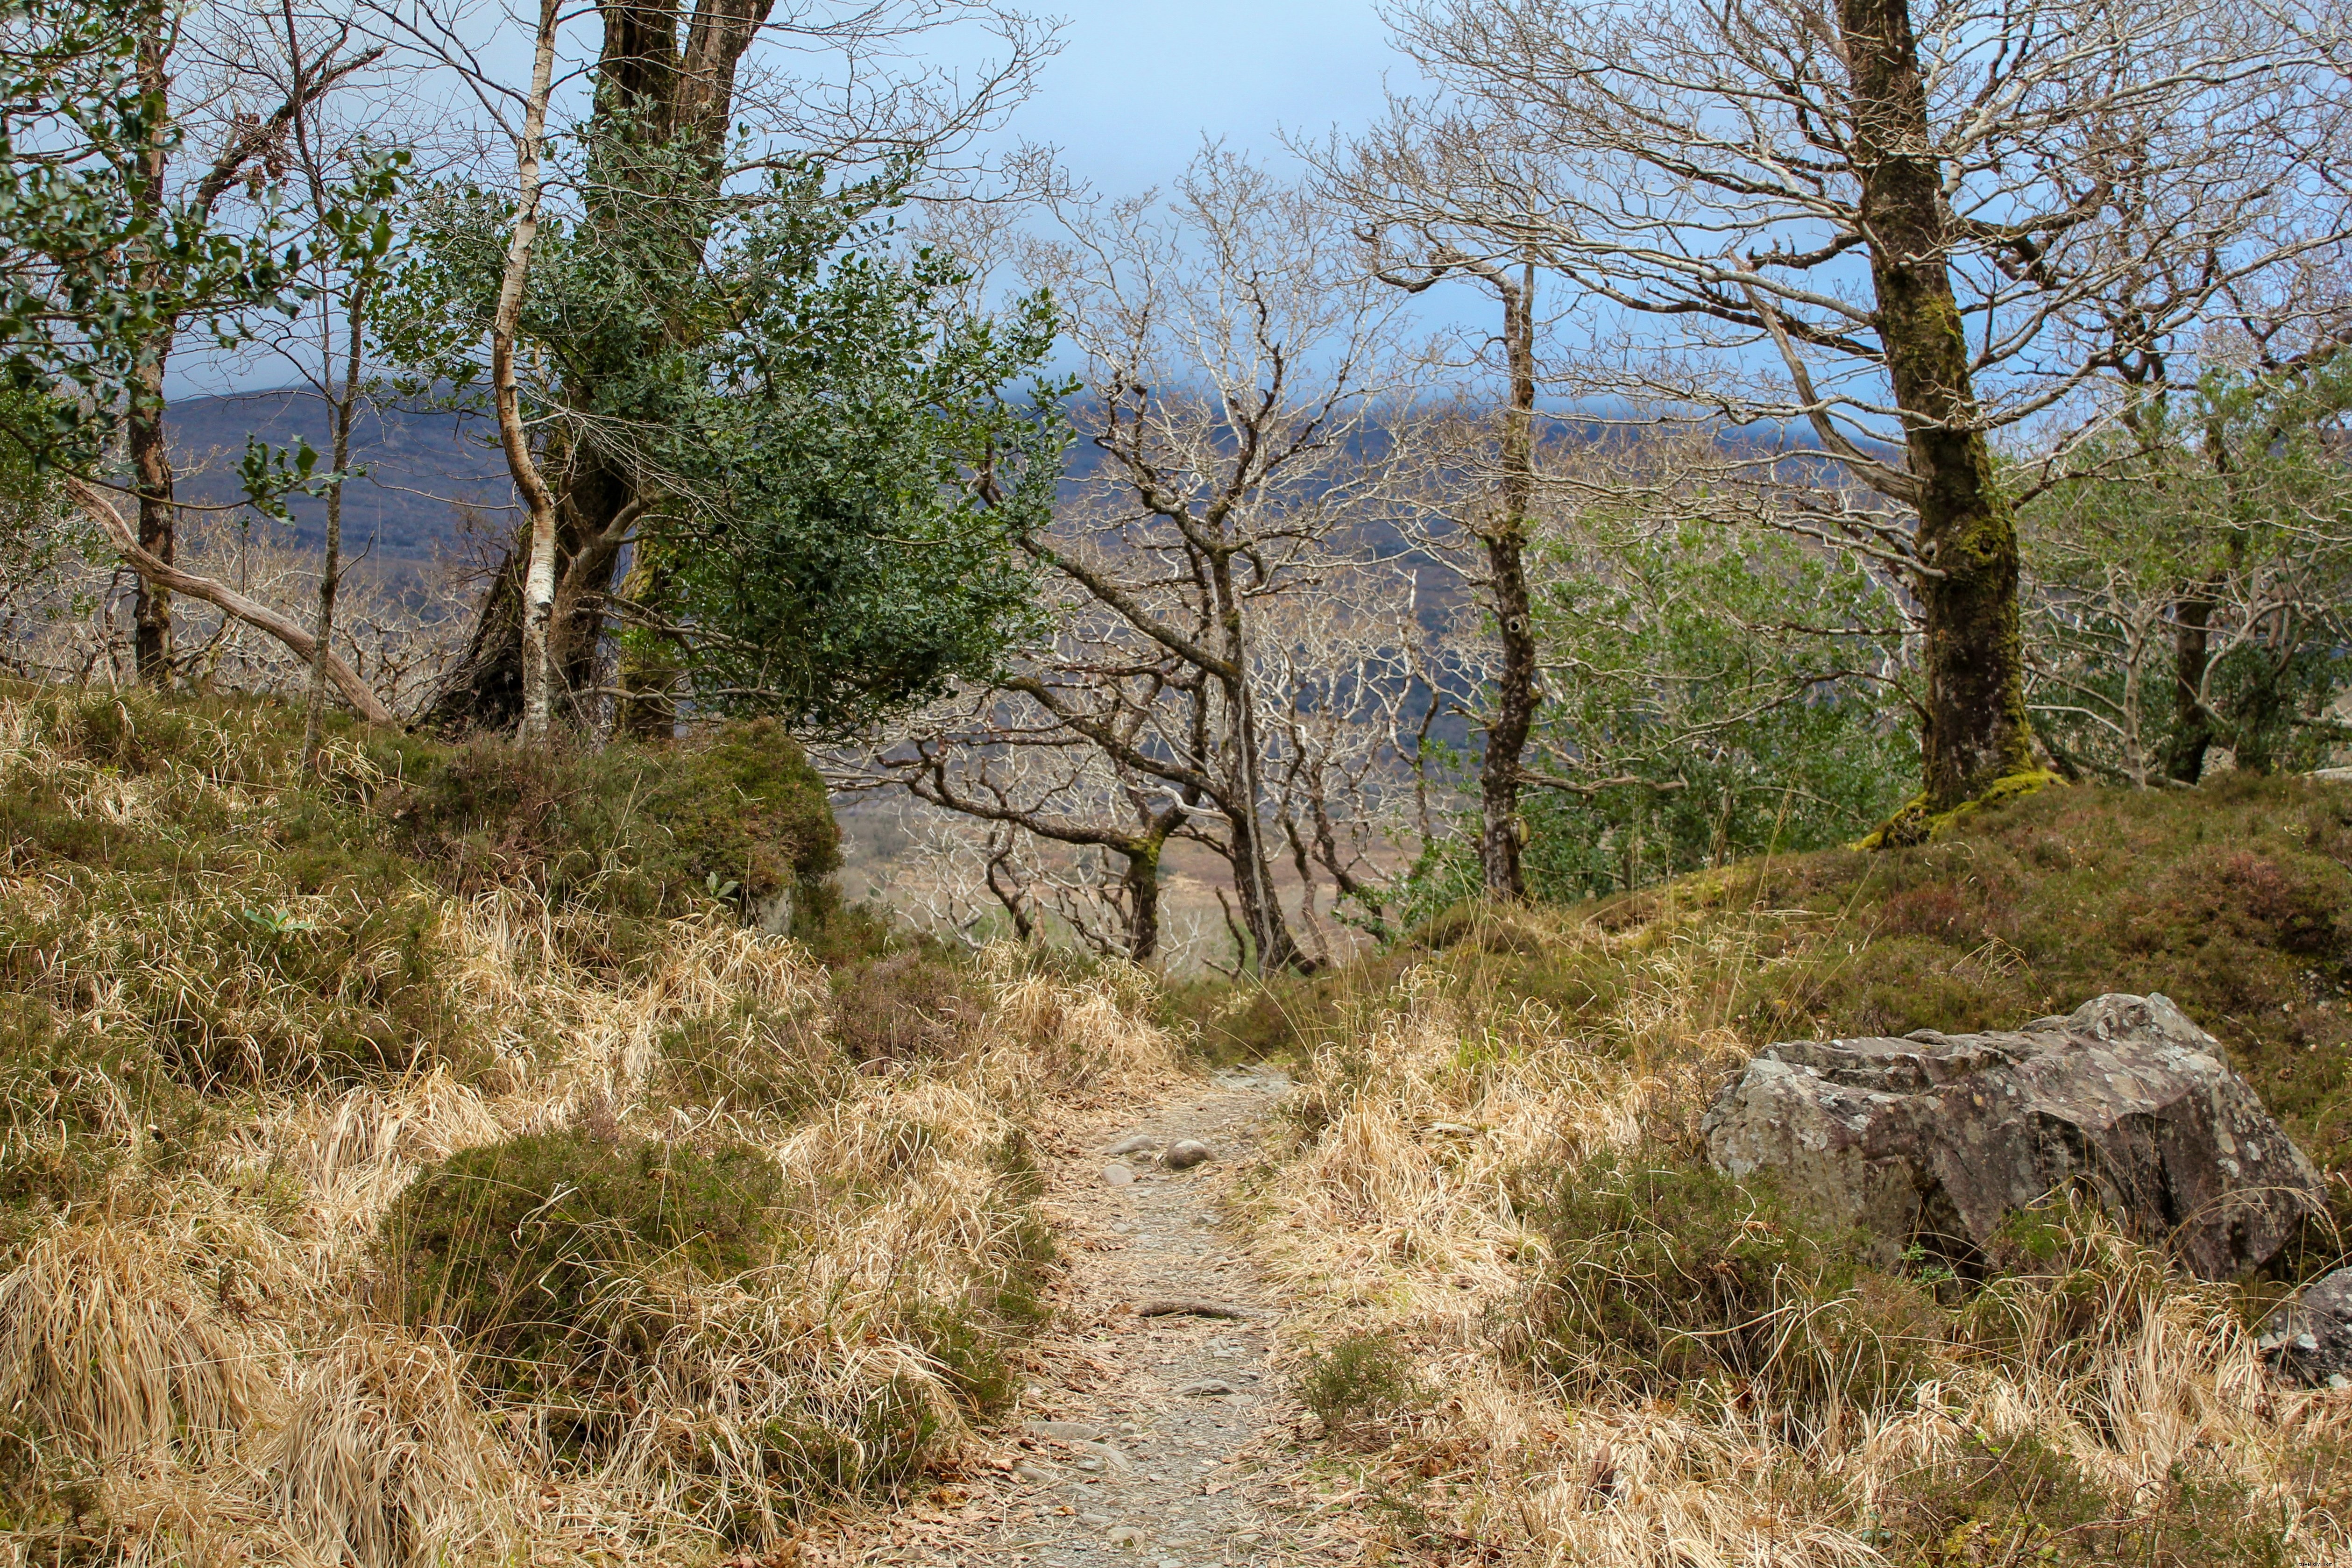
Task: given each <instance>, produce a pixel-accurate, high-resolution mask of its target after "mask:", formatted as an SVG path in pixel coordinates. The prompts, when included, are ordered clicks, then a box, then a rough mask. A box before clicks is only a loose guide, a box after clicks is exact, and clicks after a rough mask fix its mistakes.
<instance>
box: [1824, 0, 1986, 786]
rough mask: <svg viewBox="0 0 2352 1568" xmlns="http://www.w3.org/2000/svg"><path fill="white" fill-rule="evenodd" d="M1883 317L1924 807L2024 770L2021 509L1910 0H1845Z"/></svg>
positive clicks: (1843, 24)
mask: <svg viewBox="0 0 2352 1568" xmlns="http://www.w3.org/2000/svg"><path fill="white" fill-rule="evenodd" d="M1838 16H1839V26H1840V30H1841V32H1842V34H1843V43H1844V45H1845V54H1846V61H1847V69H1848V72H1849V79H1850V92H1851V97H1850V100H1849V106H1850V109H1851V113H1852V128H1851V134H1852V137H1853V167H1854V170H1855V173H1856V174H1858V175H1859V176H1860V178H1861V182H1862V204H1861V211H1862V223H1863V229H1864V239H1865V241H1866V243H1867V245H1868V247H1869V251H1870V273H1871V281H1872V283H1873V285H1874V288H1875V290H1876V302H1877V312H1876V324H1877V328H1878V335H1879V341H1880V344H1881V346H1882V349H1883V351H1884V353H1885V366H1886V374H1887V377H1888V380H1889V381H1890V383H1891V384H1892V385H1893V389H1894V394H1895V405H1896V406H1897V407H1898V408H1899V409H1900V410H1901V411H1902V414H1903V420H1904V424H1905V426H1906V439H1907V444H1908V447H1909V450H1910V468H1911V474H1912V478H1913V479H1914V480H1915V482H1916V485H1917V489H1918V495H1917V506H1918V516H1919V526H1918V540H1917V549H1918V555H1919V560H1920V563H1921V564H1922V566H1923V567H1924V571H1922V573H1921V574H1919V576H1918V578H1917V583H1918V592H1919V599H1920V604H1921V607H1922V610H1923V612H1924V615H1923V619H1924V621H1925V630H1926V640H1927V650H1926V666H1927V668H1926V672H1925V673H1926V677H1927V692H1926V720H1927V722H1926V734H1925V735H1924V737H1923V742H1924V751H1925V757H1924V763H1925V769H1924V771H1925V775H1926V777H1925V793H1926V801H1925V805H1927V809H1928V810H1930V811H1941V810H1948V809H1949V808H1951V807H1952V806H1955V805H1959V804H1961V803H1962V802H1964V801H1967V800H1969V799H1971V798H1973V797H1975V796H1977V795H1980V794H1982V793H1983V792H1984V791H1985V789H1986V788H1987V787H1988V786H1990V784H1993V783H1994V782H1996V781H1997V780H1999V779H2000V778H2002V777H2005V776H2007V775H2009V774H2012V773H2026V772H2029V771H2031V769H2032V766H2033V743H2032V729H2031V726H2030V724H2029V722H2028V721H2027V718H2026V712H2025V658H2024V646H2023V639H2022V635H2021V627H2020V626H2019V618H2018V605H2017V586H2018V543H2017V520H2016V517H2015V515H2014V514H2013V512H2012V511H2011V508H2010V504H2009V501H2008V499H2007V498H2006V497H2005V496H2004V495H2003V494H2002V493H2001V489H2000V482H1999V479H1998V478H1997V476H1996V475H1995V474H1994V472H1993V461H1992V447H1991V443H1990V441H1988V440H1987V439H1986V437H1985V433H1984V429H1983V427H1982V424H1981V422H1980V420H1979V411H1978V407H1977V402H1976V395H1975V389H1974V386H1973V384H1972V383H1971V379H1970V374H1969V342H1968V336H1967V333H1966V331H1965V329H1964V327H1963V324H1962V321H1961V318H1960V310H1959V305H1958V300H1956V299H1955V297H1954V295H1953V291H1952V281H1951V274H1950V271H1949V268H1948V264H1947V261H1946V257H1947V255H1948V249H1949V243H1950V236H1949V234H1948V215H1947V213H1946V209H1945V205H1944V202H1943V199H1942V169H1941V167H1940V165H1939V163H1938V161H1937V159H1936V158H1935V157H1934V156H1933V155H1932V154H1931V153H1930V151H1929V148H1930V145H1931V142H1930V133H1929V127H1928V120H1927V85H1926V82H1925V79H1924V78H1923V75H1922V72H1921V70H1920V66H1919V52H1918V44H1917V40H1916V37H1915V36H1914V34H1913V32H1912V27H1911V13H1910V7H1909V5H1908V4H1907V0H1840V5H1839V8H1838Z"/></svg>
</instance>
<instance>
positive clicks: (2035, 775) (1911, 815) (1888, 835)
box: [1853, 768, 2066, 849]
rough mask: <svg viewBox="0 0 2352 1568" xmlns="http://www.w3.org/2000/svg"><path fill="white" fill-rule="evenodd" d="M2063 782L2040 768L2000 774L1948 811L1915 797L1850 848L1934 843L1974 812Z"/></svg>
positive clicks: (1887, 847)
mask: <svg viewBox="0 0 2352 1568" xmlns="http://www.w3.org/2000/svg"><path fill="white" fill-rule="evenodd" d="M2065 783H2066V781H2065V779H2064V778H2063V777H2062V776H2061V775H2059V774H2057V773H2052V772H2050V771H2048V770H2047V769H2044V768H2034V769H2031V770H2028V771H2026V772H2023V773H2008V774H2004V775H2003V776H2002V777H2000V778H1998V779H1995V780H1994V781H1993V782H1992V783H1991V784H1989V785H1987V786H1986V787H1985V789H1984V791H1983V793H1981V794H1979V795H1976V796H1974V797H1973V798H1971V799H1969V800H1964V801H1962V802H1961V803H1960V804H1959V805H1956V806H1953V807H1952V808H1951V809H1949V810H1948V811H1930V810H1928V809H1927V796H1926V795H1913V796H1912V797H1911V798H1910V799H1909V800H1907V801H1905V802H1904V803H1903V805H1902V807H1901V809H1900V810H1898V811H1896V812H1895V815H1894V816H1890V817H1888V818H1887V819H1886V820H1885V822H1883V823H1881V824H1880V825H1879V826H1877V827H1876V828H1875V829H1874V830H1873V831H1872V832H1870V833H1869V834H1867V835H1865V836H1864V837H1863V838H1862V839H1860V840H1859V841H1858V842H1857V843H1855V844H1854V846H1853V847H1854V848H1856V849H1892V848H1898V847H1908V846H1911V845H1916V844H1927V843H1932V842H1933V841H1934V840H1936V839H1937V838H1941V837H1948V836H1949V835H1950V834H1952V833H1954V832H1957V831H1958V830H1959V829H1960V828H1961V826H1963V825H1965V824H1966V823H1967V822H1968V821H1969V818H1970V817H1972V816H1975V815H1976V814H1977V813H1978V812H1980V811H1984V810H1988V809H1990V808H1991V807H1994V806H2000V805H2008V804H2010V803H2011V802H2012V801H2017V800H2021V799H2023V798H2024V797H2025V796H2027V795H2032V794H2034V793H2035V792H2036V791H2039V790H2044V789H2048V788H2050V787H2052V786H2053V785H2056V786H2059V787H2061V788H2063V787H2064V785H2065Z"/></svg>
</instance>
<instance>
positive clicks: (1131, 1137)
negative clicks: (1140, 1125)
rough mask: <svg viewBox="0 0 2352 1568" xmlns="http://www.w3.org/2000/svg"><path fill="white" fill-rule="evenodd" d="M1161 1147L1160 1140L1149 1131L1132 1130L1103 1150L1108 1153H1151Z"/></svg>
mask: <svg viewBox="0 0 2352 1568" xmlns="http://www.w3.org/2000/svg"><path fill="white" fill-rule="evenodd" d="M1159 1147H1160V1140H1159V1139H1157V1138H1154V1137H1153V1136H1152V1135H1151V1134H1150V1133H1149V1132H1130V1133H1129V1134H1128V1135H1127V1136H1126V1137H1124V1138H1121V1139H1120V1140H1118V1142H1115V1143H1113V1144H1112V1145H1111V1146H1110V1147H1109V1148H1108V1149H1106V1150H1104V1151H1103V1152H1104V1153H1106V1154H1149V1153H1150V1152H1151V1151H1153V1150H1154V1149H1157V1148H1159Z"/></svg>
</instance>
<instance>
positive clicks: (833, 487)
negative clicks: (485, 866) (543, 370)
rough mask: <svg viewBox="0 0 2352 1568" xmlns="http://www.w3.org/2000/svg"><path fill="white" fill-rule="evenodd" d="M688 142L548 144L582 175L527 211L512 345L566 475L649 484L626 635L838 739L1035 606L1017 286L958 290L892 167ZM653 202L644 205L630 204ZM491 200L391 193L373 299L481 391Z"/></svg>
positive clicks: (961, 669)
mask: <svg viewBox="0 0 2352 1568" xmlns="http://www.w3.org/2000/svg"><path fill="white" fill-rule="evenodd" d="M705 155H706V154H705V151H704V150H703V149H700V148H698V147H692V146H670V145H658V144H656V145H647V144H646V143H645V142H644V141H643V139H642V138H639V137H637V136H635V133H634V132H632V131H631V130H630V128H629V127H628V126H626V125H625V124H618V125H616V124H615V123H614V122H613V121H612V119H611V115H610V113H609V110H605V111H600V118H599V119H598V120H597V121H593V122H592V123H591V125H590V126H589V128H588V130H587V133H586V134H585V135H583V137H582V138H580V139H579V140H578V141H576V142H574V143H572V147H571V151H570V152H569V153H568V156H569V157H571V158H572V160H573V162H574V163H575V165H576V168H577V177H578V178H579V179H580V180H581V182H582V184H583V187H584V188H585V189H586V190H587V191H588V192H589V194H590V196H591V201H590V204H589V205H588V208H587V210H586V211H585V212H584V213H583V215H582V216H580V217H579V218H578V219H577V220H576V221H568V222H567V221H563V220H560V219H559V220H552V221H550V222H549V223H547V224H546V226H543V227H542V228H541V235H540V241H539V244H540V251H539V256H538V259H537V260H536V261H535V263H534V266H533V269H532V275H531V279H530V293H529V296H528V298H527V300H526V304H525V310H524V321H523V335H524V336H525V338H526V339H527V340H529V341H530V342H531V343H532V344H533V345H534V346H535V348H536V349H537V351H538V357H539V358H540V359H541V360H542V361H543V363H546V364H548V365H549V366H550V367H551V374H552V378H553V379H552V381H551V384H546V385H541V386H539V387H537V388H535V389H533V391H532V395H533V396H535V397H536V398H537V399H539V400H541V404H542V406H545V407H548V408H550V409H552V408H553V407H554V406H555V405H561V407H562V411H563V416H564V420H565V424H566V426H567V427H568V428H569V429H571V430H572V431H575V432H577V434H576V435H575V436H572V437H565V439H566V440H569V441H574V442H576V448H575V449H572V450H570V451H567V452H566V453H564V454H563V456H564V459H565V466H566V467H567V468H574V469H578V470H583V471H587V472H593V473H598V474H602V475H605V476H610V477H611V479H612V480H614V481H618V482H625V485H626V486H627V488H628V490H629V493H631V494H633V495H635V496H636V497H638V498H639V499H641V500H645V501H646V503H647V504H646V513H645V515H644V516H643V517H642V518H641V519H640V520H639V521H638V522H637V524H636V526H635V538H636V541H637V542H636V545H635V549H636V552H637V554H636V565H635V568H634V569H633V572H632V575H631V579H630V582H631V587H630V590H629V592H630V593H631V594H632V595H635V599H634V601H633V605H634V607H633V609H632V611H631V613H630V614H628V615H625V616H623V617H622V619H623V623H624V624H625V626H627V627H628V629H627V630H626V631H625V634H624V636H625V640H626V641H627V642H628V643H629V644H630V645H631V647H630V655H629V657H631V658H634V659H636V660H639V661H641V662H642V663H644V664H645V665H646V666H648V667H651V668H667V669H676V670H679V671H681V672H682V673H683V674H684V675H685V676H686V677H687V678H688V680H689V682H690V684H691V685H692V686H693V688H694V690H695V692H696V701H697V703H698V707H700V708H701V709H703V710H708V711H719V712H731V713H736V714H740V715H751V714H761V713H767V714H773V715H776V716H779V717H782V718H783V719H785V720H786V721H789V722H791V723H792V724H793V726H794V727H795V728H798V729H802V730H809V729H819V730H843V729H851V728H856V727H857V726H858V725H860V724H863V723H866V722H868V721H871V720H872V719H874V718H876V717H877V716H878V715H880V714H881V713H884V712H886V711H887V710H892V709H894V708H897V707H899V706H902V705H904V704H907V703H911V702H919V701H921V700H926V699H928V698H929V697H931V696H934V695H936V694H937V693H938V692H939V691H940V690H942V689H944V688H945V685H946V683H947V682H949V681H950V680H951V679H954V678H955V677H957V676H959V675H964V674H973V673H979V672H982V671H985V670H987V669H989V668H992V666H993V664H994V661H995V659H996V658H997V656H998V654H999V653H1000V651H1001V650H1002V649H1003V647H1005V646H1007V645H1008V644H1009V643H1010V642H1011V641H1013V639H1014V638H1016V637H1019V636H1020V635H1022V634H1023V633H1024V632H1025V631H1026V630H1028V629H1029V628H1030V627H1031V626H1032V624H1033V621H1034V592H1033V588H1032V584H1031V581H1030V577H1029V574H1028V572H1027V570H1026V568H1025V567H1024V565H1023V564H1022V561H1021V558H1020V556H1019V553H1018V552H1017V551H1016V550H1015V549H1014V548H1013V545H1014V542H1015V541H1016V539H1017V538H1018V537H1019V536H1020V535H1021V534H1022V533H1023V532H1024V531H1027V530H1031V529H1034V528H1037V527H1041V526H1043V525H1044V524H1045V521H1046V520H1047V519H1048V517H1049V516H1050V514H1051V510H1052V505H1053V499H1054V487H1055V483H1056V481H1057V479H1058V478H1059V472H1060V453H1061V448H1062V445H1063V441H1064V438H1065V437H1064V432H1063V430H1062V427H1061V426H1060V424H1059V422H1058V420H1057V419H1056V418H1055V417H1054V416H1053V414H1052V412H1051V409H1052V405H1053V402H1054V397H1053V395H1052V392H1051V390H1050V389H1047V388H1043V387H1041V388H1039V389H1037V391H1036V392H1035V394H1034V395H1033V396H1032V397H1031V399H1030V401H1029V404H1028V405H1027V406H1025V407H1024V406H1020V405H1015V404H1013V403H1012V402H1009V401H1007V399H1006V397H1005V396H1004V389H1005V388H1006V387H1007V386H1009V385H1010V384H1013V382H1015V381H1017V380H1019V379H1021V378H1023V377H1024V376H1026V375H1028V374H1030V373H1031V372H1032V371H1033V370H1034V367H1035V366H1036V365H1037V364H1038V363H1040V362H1041V361H1042V360H1043V358H1044V357H1045V353H1047V351H1048V350H1049V348H1050V346H1051V344H1052V341H1053V336H1054V321H1055V319H1054V314H1053V312H1052V310H1051V309H1050V307H1049V305H1048V303H1047V302H1046V301H1045V300H1044V298H1043V297H1037V298H1033V299H1030V300H1024V301H1021V302H1019V303H1017V304H1016V305H1015V306H1014V307H1013V309H1012V310H1010V311H1009V312H1008V313H1007V314H1005V315H1004V316H1003V317H1002V318H996V317H990V316H985V315H981V314H977V313H974V312H972V311H971V310H970V309H969V308H968V307H967V306H966V304H965V303H964V299H965V295H966V289H965V285H966V283H967V282H968V281H969V279H968V277H967V275H966V272H965V270H964V268H962V265H961V263H960V262H958V261H957V260H956V259H955V258H951V257H949V256H947V255H944V254H942V253H940V252H937V251H933V250H930V249H929V248H927V247H919V246H909V245H907V244H904V243H903V242H901V241H899V240H898V237H896V236H895V235H894V234H893V232H892V230H891V228H890V226H889V224H888V222H887V214H888V213H889V211H890V210H891V209H893V208H895V207H896V206H897V205H898V204H899V203H900V202H901V201H902V200H903V198H904V193H905V190H906V188H907V183H908V180H909V179H910V178H911V177H912V175H913V173H914V171H912V170H893V171H890V172H888V173H886V174H883V175H881V176H879V177H877V178H876V179H872V180H866V181H852V182H838V181H835V180H834V179H832V178H831V177H830V175H829V172H828V171H827V170H825V169H824V168H822V167H820V166H816V165H814V164H808V165H803V166H799V167H793V168H784V169H776V170H773V171H771V173H770V174H769V175H768V176H767V178H766V181H765V183H764V184H761V185H760V186H758V187H756V188H753V189H749V190H729V191H727V192H725V193H723V194H722V193H720V192H719V191H718V190H716V189H714V188H710V186H709V179H708V170H707V166H706V164H705V163H704V159H705ZM655 202H657V204H658V205H659V207H660V209H661V211H662V212H663V213H664V215H665V216H664V219H663V221H662V222H659V223H647V222H643V221H633V218H632V215H634V214H637V213H639V212H640V210H641V208H642V207H643V206H644V205H646V204H648V203H655ZM507 221H508V215H507V209H506V205H505V198H504V197H503V196H501V195H492V194H491V193H488V192H485V191H483V190H480V189H478V188H476V187H471V186H459V185H448V186H443V187H440V188H437V189H436V190H434V191H431V192H429V193H426V195H425V196H424V197H423V198H422V199H421V200H420V201H419V202H418V203H416V204H415V207H414V209H413V215H412V225H413V227H412V233H411V235H410V243H409V246H408V247H407V254H408V258H409V259H408V260H407V262H406V263H405V265H404V267H403V268H401V269H400V272H399V275H398V277H397V279H395V282H394V287H393V288H392V289H389V290H388V291H386V292H385V293H384V294H383V296H382V297H381V298H380V300H379V301H378V305H377V310H378V314H379V317H380V319H381V321H382V322H383V327H382V332H383V337H384V340H385V342H386V343H387V345H388V347H389V349H390V350H391V352H392V353H394V357H395V358H397V359H398V360H400V361H401V362H402V363H405V364H407V365H409V366H411V367H412V368H413V369H414V370H415V373H416V374H417V375H418V377H419V379H420V381H421V382H423V383H430V384H445V385H455V386H457V387H458V388H459V389H460V395H464V396H472V395H478V388H477V387H476V386H475V383H476V382H477V381H478V375H479V372H480V370H481V361H480V357H479V355H480V346H481V343H482V341H483V337H484V332H485V329H486V327H487V324H488V320H489V317H490V312H491V309H492V306H493V304H494V301H495V300H496V296H497V292H498V282H499V268H500V263H501V254H500V252H501V246H500V243H499V241H500V237H501V235H502V234H503V232H504V228H505V226H506V224H507Z"/></svg>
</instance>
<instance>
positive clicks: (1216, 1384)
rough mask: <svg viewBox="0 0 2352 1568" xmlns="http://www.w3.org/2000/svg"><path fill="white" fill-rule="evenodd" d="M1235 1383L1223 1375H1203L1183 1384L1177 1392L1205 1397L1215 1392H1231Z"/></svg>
mask: <svg viewBox="0 0 2352 1568" xmlns="http://www.w3.org/2000/svg"><path fill="white" fill-rule="evenodd" d="M1176 1392H1177V1393H1179V1394H1191V1395H1192V1396H1193V1397H1195V1398H1202V1399H1205V1398H1207V1397H1208V1396H1209V1395H1210V1394H1231V1393H1233V1392H1234V1385H1233V1384H1230V1383H1227V1382H1226V1381H1225V1380H1224V1379H1223V1378H1222V1377H1203V1378H1200V1379H1197V1380H1195V1381H1194V1382H1192V1383H1187V1384H1182V1385H1181V1386H1180V1387H1179V1388H1178V1389H1177V1390H1176Z"/></svg>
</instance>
